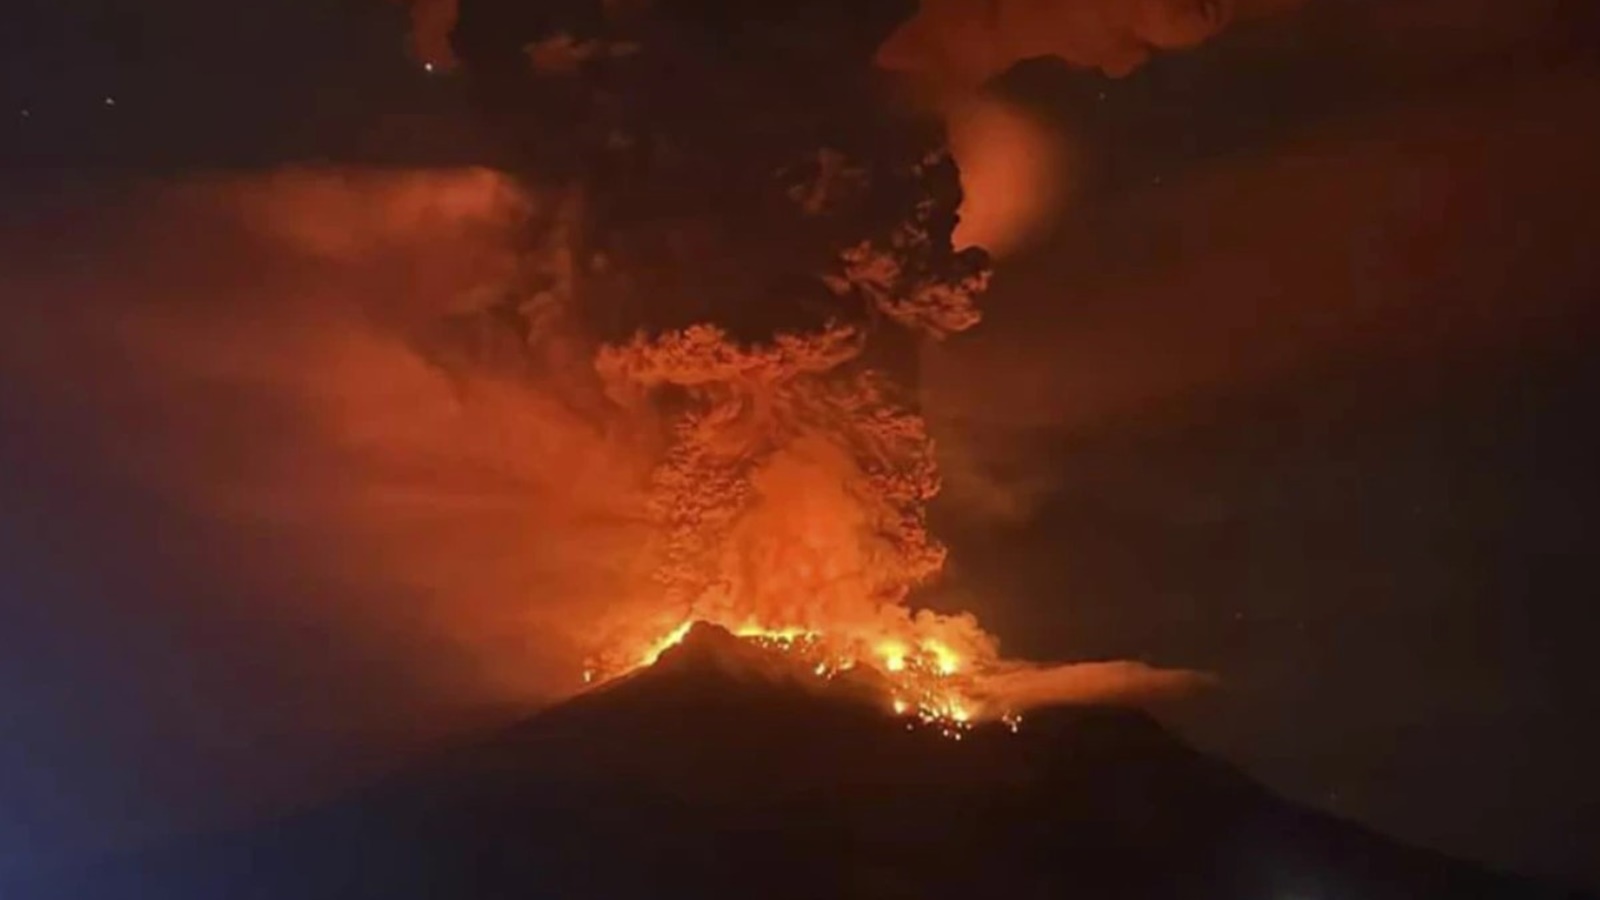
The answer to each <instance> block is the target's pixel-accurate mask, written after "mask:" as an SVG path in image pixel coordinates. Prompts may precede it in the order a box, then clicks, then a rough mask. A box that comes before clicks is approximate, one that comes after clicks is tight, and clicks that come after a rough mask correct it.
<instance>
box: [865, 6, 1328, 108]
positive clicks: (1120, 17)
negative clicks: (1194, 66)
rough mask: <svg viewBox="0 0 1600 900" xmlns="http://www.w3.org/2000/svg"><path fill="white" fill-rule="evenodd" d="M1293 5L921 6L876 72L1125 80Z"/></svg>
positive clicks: (940, 83)
mask: <svg viewBox="0 0 1600 900" xmlns="http://www.w3.org/2000/svg"><path fill="white" fill-rule="evenodd" d="M1296 2H1297V0H922V3H921V6H920V8H919V9H918V11H917V13H916V15H915V16H913V17H912V18H911V19H909V20H908V21H906V22H905V23H904V24H903V25H901V27H900V28H899V29H898V30H896V31H895V32H894V34H892V35H890V37H889V38H888V39H887V40H886V41H884V43H883V45H882V46H881V47H880V48H879V50H878V65H880V66H882V67H883V68H885V69H888V70H889V71H892V72H900V73H904V74H906V75H909V76H913V77H915V78H916V79H918V80H919V81H923V82H925V83H927V84H928V85H929V86H930V87H935V88H937V89H940V90H942V91H952V92H964V91H969V90H973V89H975V88H977V87H979V86H981V85H982V84H983V83H984V82H987V81H989V80H990V79H992V78H994V77H996V76H998V75H1000V74H1002V73H1004V72H1005V71H1006V70H1007V69H1010V68H1011V67H1012V66H1013V65H1015V64H1017V63H1018V62H1021V61H1023V60H1028V59H1038V58H1044V57H1055V58H1058V59H1060V60H1062V61H1064V62H1066V63H1067V64H1069V65H1072V66H1077V67H1081V68H1086V69H1099V70H1100V71H1102V72H1104V73H1105V74H1107V75H1111V76H1114V77H1115V76H1122V75H1126V74H1128V73H1130V72H1132V71H1133V70H1135V69H1137V68H1139V66H1141V65H1143V64H1144V63H1145V62H1146V61H1147V60H1149V59H1150V57H1151V55H1152V54H1154V53H1156V52H1159V51H1164V50H1184V49H1188V48H1191V47H1195V46H1198V45H1200V44H1202V43H1204V42H1205V41H1207V40H1209V39H1211V38H1213V37H1215V36H1216V35H1218V34H1220V33H1221V32H1222V31H1223V30H1224V29H1226V28H1227V27H1228V26H1229V25H1230V24H1232V23H1233V22H1235V21H1239V20H1242V19H1248V18H1252V17H1255V16H1260V15H1265V14H1268V13H1272V12H1277V11H1279V10H1281V9H1284V8H1287V7H1291V6H1294V5H1296Z"/></svg>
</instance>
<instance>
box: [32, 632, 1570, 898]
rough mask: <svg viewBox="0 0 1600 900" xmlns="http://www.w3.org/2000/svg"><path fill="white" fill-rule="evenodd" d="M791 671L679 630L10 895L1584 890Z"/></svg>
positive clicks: (1028, 726)
mask: <svg viewBox="0 0 1600 900" xmlns="http://www.w3.org/2000/svg"><path fill="white" fill-rule="evenodd" d="M808 674H809V670H807V671H804V672H803V671H801V670H800V667H797V666H796V665H794V663H793V661H792V660H788V659H785V658H784V657H783V656H782V655H781V654H778V653H776V652H774V651H771V650H767V649H763V648H760V647H757V646H754V645H751V644H749V643H746V642H744V641H742V640H740V639H738V638H735V637H733V636H732V635H729V634H727V633H726V632H723V631H720V630H712V629H708V628H704V627H700V628H696V629H694V630H693V631H691V633H690V634H689V635H688V636H687V637H686V638H685V640H684V642H683V643H682V644H681V645H680V646H678V647H674V648H671V649H669V650H668V651H667V652H665V653H663V654H662V656H661V658H660V659H659V660H658V661H657V663H656V664H655V665H653V666H651V667H648V668H645V669H641V670H639V671H638V672H635V673H633V674H631V675H629V676H625V677H624V678H621V679H618V680H616V681H614V682H611V683H608V684H605V685H601V686H599V687H597V688H596V689H594V690H592V691H590V692H587V693H585V694H583V695H580V696H578V697H575V698H573V699H571V700H569V701H567V702H565V703H563V704H559V705H557V706H555V707H552V708H550V709H548V710H546V711H544V712H542V713H540V714H537V715H535V716H532V717H530V718H529V719H526V720H524V721H523V722H520V723H518V724H516V725H514V726H511V727H509V728H507V729H504V730H503V731H501V732H499V733H498V734H497V735H496V736H494V737H492V738H491V739H489V740H486V741H484V742H481V743H478V744H474V745H470V746H465V747H462V748H459V749H458V750H455V751H453V752H450V753H447V754H443V755H441V756H440V757H438V758H436V759H434V760H433V761H431V762H430V763H429V764H427V765H424V766H421V767H418V768H416V769H413V770H409V771H407V772H404V773H401V774H399V775H397V776H394V777H392V778H390V779H387V780H385V781H383V782H380V783H379V784H377V785H374V786H372V787H371V788H368V789H367V790H364V791H361V792H359V793H357V794H353V795H351V796H348V797H346V798H344V799H343V800H341V801H339V802H336V803H333V804H330V805H328V806H326V807H322V808H319V809H317V810H313V811H311V812H308V813H305V814H302V815H299V816H294V817H289V818H287V819H283V820H280V821H277V822H274V823H271V824H269V825H266V826H262V827H259V828H255V829H251V830H249V831H244V832H238V833H234V834H231V835H225V836H220V837H213V838H208V839H205V840H202V841H199V842H194V843H190V844H187V845H183V846H181V847H174V848H171V849H170V850H168V851H166V852H164V853H159V854H147V855H145V856H142V857H139V858H137V859H133V860H129V861H126V862H124V863H122V864H119V865H116V866H109V867H102V868H100V869H95V870H91V871H88V872H85V873H82V875H81V876H80V877H77V878H73V879H67V880H66V881H65V882H58V883H56V884H54V885H50V886H45V887H43V888H41V889H40V890H37V891H35V892H34V893H31V894H24V895H23V896H28V897H35V898H38V900H45V898H50V900H55V898H62V900H64V898H67V897H72V898H75V900H123V898H127V900H132V898H135V897H137V898H139V900H146V898H162V897H172V898H175V900H176V898H183V900H202V898H211V897H216V898H219V900H221V898H227V900H235V898H261V900H269V898H274V900H275V898H285V900H288V898H294V900H308V898H324V897H325V898H329V900H332V898H355V897H371V898H385V900H390V898H401V900H403V898H412V897H415V898H423V897H450V898H452V900H470V898H486V900H487V898H501V897H581V898H588V897H596V898H628V897H680V896H683V897H688V896H695V897H752V896H760V897H796V898H798V897H809V898H814V897H863V898H865V897H874V898H877V897H891V898H892V897H906V898H944V897H952V898H953V897H957V896H962V897H970V896H972V895H973V894H974V893H975V892H976V893H977V894H978V895H979V896H997V895H1009V896H1016V897H1028V898H1031V897H1058V896H1074V897H1093V898H1116V897H1127V898H1167V897H1171V898H1179V897H1182V898H1211V897H1214V898H1219V900H1221V898H1241V900H1243V898H1255V897H1270V898H1277V897H1324V896H1325V897H1358V898H1367V897H1376V898H1396V900H1399V898H1426V897H1440V898H1444V897H1484V898H1492V897H1506V898H1520V897H1527V898H1543V897H1550V898H1554V897H1560V896H1572V897H1577V896H1578V895H1576V894H1563V893H1561V892H1560V891H1558V890H1554V889H1550V888H1547V887H1544V886H1542V885H1538V884H1535V883H1533V882H1530V881H1524V880H1522V879H1518V878H1514V877H1509V876H1501V875H1497V874H1493V873H1489V872H1486V871H1484V870H1481V869H1478V868H1476V867H1473V866H1471V865H1468V864H1466V863H1462V862H1459V861H1456V860H1453V859H1450V858H1448V857H1445V856H1442V855H1440V854H1435V853H1432V852H1430V851H1425V850H1418V849H1414V848H1410V847H1405V846H1402V845H1399V844H1395V843H1393V842H1390V841H1388V840H1386V839H1384V838H1382V837H1381V836H1379V835H1377V834H1376V833H1374V832H1371V831H1369V830H1367V829H1365V828H1362V827H1360V826H1357V825H1353V824H1350V823H1346V822H1342V821H1340V820H1338V819H1335V818H1333V817H1331V816H1328V815H1325V814H1323V813H1320V812H1316V811H1313V810H1309V809H1305V808H1302V807H1298V806H1295V805H1293V804H1290V803H1287V802H1285V801H1283V800H1280V799H1278V798H1276V797H1275V796H1273V795H1272V794H1271V793H1270V792H1268V791H1267V790H1266V789H1265V788H1263V787H1261V786H1260V785H1258V784H1256V783H1255V782H1254V781H1252V780H1251V779H1249V778H1248V777H1247V776H1245V775H1244V774H1243V773H1241V772H1239V771H1237V770H1235V769H1234V768H1233V767H1231V766H1229V765H1227V764H1226V763H1223V762H1220V761H1217V760H1214V759H1211V758H1210V757H1207V756H1205V755H1203V754H1201V753H1199V752H1197V751H1195V750H1192V749H1191V748H1189V747H1188V746H1187V745H1185V744H1184V743H1183V742H1182V741H1180V740H1179V739H1178V738H1176V737H1175V736H1174V735H1173V734H1172V733H1171V732H1169V731H1168V730H1167V729H1166V728H1165V727H1163V726H1162V725H1161V724H1159V723H1158V722H1157V721H1156V720H1155V719H1154V718H1152V717H1150V716H1149V715H1147V714H1146V713H1143V712H1141V711H1138V710H1135V709H1129V708H1114V707H1067V708H1056V709H1047V710H1041V711H1038V712H1036V713H1034V714H1031V715H1030V716H1029V717H1028V719H1027V720H1026V721H1025V722H1024V723H1023V725H1022V726H1021V728H1020V729H1017V730H1016V731H1015V732H1013V730H1012V729H1011V728H1009V727H1007V726H1005V725H1003V724H1001V723H999V722H992V723H979V724H976V725H974V726H973V727H972V729H971V730H970V731H965V732H963V733H962V740H960V741H956V740H951V739H949V738H947V737H944V736H942V735H941V734H940V733H939V731H938V729H937V728H931V727H924V726H921V725H919V724H917V723H916V722H915V720H908V719H906V718H904V717H898V716H894V715H891V714H890V713H889V712H888V710H887V709H885V708H884V704H883V703H882V702H881V700H880V699H878V698H877V696H875V695H874V693H873V690H874V689H875V688H874V687H873V686H872V685H870V683H869V684H862V683H854V682H851V681H849V680H843V679H834V680H826V679H817V678H814V677H807V676H808ZM836 682H837V683H836ZM67 882H70V883H67Z"/></svg>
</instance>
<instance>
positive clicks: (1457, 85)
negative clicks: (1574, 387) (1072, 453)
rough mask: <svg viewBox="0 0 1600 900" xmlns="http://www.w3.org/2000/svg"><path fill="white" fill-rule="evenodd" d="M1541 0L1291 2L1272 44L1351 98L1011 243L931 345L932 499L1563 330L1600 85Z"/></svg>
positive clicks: (1024, 485)
mask: <svg viewBox="0 0 1600 900" xmlns="http://www.w3.org/2000/svg"><path fill="white" fill-rule="evenodd" d="M1558 6H1559V5H1558V4H1533V5H1531V6H1521V5H1516V4H1496V3H1492V2H1489V0H1485V2H1482V3H1471V4H1465V5H1449V8H1446V5H1444V4H1436V3H1426V2H1411V3H1401V4H1390V5H1386V6H1385V5H1381V4H1371V3H1365V2H1353V3H1347V4H1342V5H1339V6H1337V7H1328V8H1316V9H1308V10H1305V11H1304V12H1303V13H1302V14H1301V16H1299V17H1293V18H1292V19H1291V20H1290V21H1288V22H1285V23H1284V24H1285V26H1286V27H1285V28H1284V29H1282V30H1279V31H1277V32H1275V34H1274V35H1273V40H1275V41H1282V42H1284V46H1293V47H1295V48H1296V51H1295V52H1296V53H1301V54H1304V55H1305V56H1306V57H1308V58H1309V59H1310V60H1311V62H1310V63H1308V65H1311V66H1313V68H1314V70H1315V71H1314V73H1313V75H1312V76H1310V77H1319V76H1317V75H1316V73H1324V74H1325V76H1326V77H1330V78H1334V77H1339V78H1349V77H1350V73H1351V72H1353V71H1358V70H1359V71H1366V72H1367V73H1368V74H1367V75H1364V76H1362V77H1361V78H1359V79H1357V78H1350V81H1351V87H1350V89H1349V97H1346V98H1341V99H1340V100H1339V101H1338V103H1337V104H1336V105H1335V106H1334V107H1332V108H1331V109H1330V107H1329V106H1328V105H1326V104H1318V103H1314V102H1311V100H1310V99H1308V101H1307V103H1306V104H1305V106H1304V108H1303V109H1296V110H1293V111H1292V112H1291V114H1292V115H1293V116H1295V123H1294V125H1293V127H1290V128H1287V129H1284V130H1281V131H1277V132H1273V133H1269V134H1266V135H1263V136H1254V135H1252V136H1250V137H1249V138H1248V139H1246V140H1244V141H1242V142H1241V143H1240V144H1239V145H1237V146H1235V147H1234V148H1233V149H1231V150H1230V151H1229V152H1226V153H1218V154H1216V155H1213V156H1211V157H1209V158H1206V159H1201V160H1182V159H1176V160H1174V161H1173V163H1172V164H1171V166H1170V167H1169V169H1168V174H1166V176H1165V177H1163V178H1162V179H1161V182H1160V183H1159V184H1157V183H1146V184H1144V185H1141V186H1137V187H1135V188H1132V189H1128V190H1125V191H1119V192H1116V193H1112V194H1105V195H1102V196H1101V197H1099V198H1097V199H1096V201H1095V204H1094V206H1093V207H1092V208H1088V209H1079V210H1073V211H1071V212H1069V213H1067V214H1065V215H1064V216H1063V217H1062V220H1061V222H1060V224H1059V225H1058V229H1057V231H1056V233H1055V234H1054V235H1053V236H1052V238H1051V240H1050V243H1048V244H1047V245H1043V246H1040V247H1037V248H1035V250H1034V252H1031V253H1028V254H1024V255H1022V256H1020V257H1018V258H1016V259H1014V260H1012V261H1010V262H1009V263H1008V265H1007V267H1006V268H1005V269H1004V271H1003V272H1002V277H1000V278H998V279H997V283H996V289H995V291H994V293H993V295H992V296H991V302H990V308H991V315H990V316H989V317H988V318H987V320H986V324H985V327H984V328H983V329H981V330H980V331H978V332H975V333H974V334H973V335H972V336H971V337H970V339H968V340H966V341H964V342H961V343H951V344H947V345H943V346H940V347H932V348H928V350H927V352H926V353H925V355H924V363H925V369H924V372H925V383H924V392H925V402H926V404H927V408H928V409H929V410H930V413H931V418H932V422H933V427H934V431H935V434H936V436H937V438H938V439H939V441H940V445H941V461H942V462H943V463H944V464H945V467H946V476H947V477H946V493H945V499H946V500H947V501H949V502H950V503H952V504H953V505H958V506H960V507H961V508H962V509H963V510H965V511H966V513H968V514H971V515H974V516H980V517H985V518H989V519H991V520H1000V521H1018V520H1023V519H1026V518H1027V517H1028V516H1029V515H1031V512H1032V510H1033V508H1034V506H1035V505H1036V504H1037V503H1040V502H1042V501H1044V500H1045V499H1046V498H1048V497H1049V496H1050V495H1051V494H1052V492H1053V490H1054V488H1055V487H1056V485H1057V483H1058V480H1059V479H1058V478H1057V477H1056V476H1054V475H1052V474H1051V473H1052V472H1059V470H1060V466H1061V465H1062V462H1061V459H1060V457H1059V448H1060V447H1061V446H1062V445H1063V443H1065V442H1070V441H1072V440H1076V439H1079V438H1084V439H1087V438H1090V437H1091V436H1093V435H1097V434H1104V433H1107V432H1108V431H1112V432H1114V431H1117V430H1118V429H1122V428H1125V427H1127V426H1128V425H1129V424H1130V423H1133V422H1137V421H1140V420H1141V419H1142V418H1146V417H1149V416H1155V415H1160V414H1161V411H1162V410H1166V409H1171V408H1174V407H1175V406H1178V405H1190V406H1192V405H1194V404H1203V403H1210V402H1216V401H1218V400H1219V398H1222V397H1226V396H1229V395H1244V394H1248V393H1250V392H1252V391H1257V390H1261V389H1264V388H1265V387H1268V386H1270V385H1272V384H1276V383H1282V382H1285V381H1287V380H1290V379H1293V378H1294V377H1296V376H1297V375H1299V374H1303V373H1306V372H1311V371H1315V370H1317V369H1318V367H1323V366H1327V365H1333V364H1336V363H1337V362H1338V361H1339V360H1340V359H1341V358H1345V359H1348V358H1351V357H1353V356H1357V355H1359V356H1360V357H1362V358H1367V359H1370V360H1372V361H1373V362H1374V363H1380V362H1381V363H1382V364H1384V365H1388V366H1394V367H1407V366H1409V367H1410V368H1411V369H1412V370H1419V369H1426V368H1432V369H1435V370H1445V369H1448V370H1452V371H1456V372H1467V371H1469V370H1471V369H1472V368H1473V367H1474V366H1475V365H1477V364H1478V361H1489V360H1492V359H1494V358H1496V357H1498V356H1502V355H1504V354H1506V353H1510V352H1515V351H1516V350H1517V349H1518V348H1519V347H1527V346H1553V345H1557V344H1559V343H1561V342H1562V341H1564V340H1566V337H1564V333H1568V330H1569V329H1570V328H1571V327H1572V326H1573V324H1574V323H1575V322H1577V321H1578V320H1579V319H1582V318H1583V313H1582V304H1583V299H1584V298H1586V297H1588V296H1592V291H1593V290H1594V286H1595V285H1596V283H1597V281H1600V276H1597V275H1596V271H1595V268H1594V266H1593V265H1592V263H1591V262H1590V261H1589V260H1588V259H1587V258H1586V256H1585V254H1583V253H1582V251H1581V250H1580V249H1579V248H1580V247H1581V245H1582V242H1583V241H1584V240H1585V239H1586V238H1585V235H1588V234H1592V233H1593V232H1594V229H1595V228H1596V227H1600V223H1597V222H1596V220H1595V216H1594V213H1593V210H1594V209H1595V205H1594V202H1593V201H1594V191H1593V190H1592V188H1591V186H1590V180H1588V179H1586V178H1584V177H1583V176H1582V175H1581V174H1580V173H1582V172H1583V171H1584V170H1585V168H1586V163H1585V162H1584V160H1585V159H1587V158H1588V157H1590V156H1592V155H1593V154H1594V152H1595V151H1596V146H1597V142H1600V131H1597V130H1596V128H1595V127H1594V123H1593V122H1592V121H1590V120H1591V118H1592V117H1590V116H1587V114H1586V111H1587V110H1588V109H1589V108H1591V107H1592V106H1593V104H1594V103H1595V102H1596V98H1597V92H1600V81H1597V80H1596V79H1595V77H1594V75H1593V72H1592V70H1591V69H1589V68H1586V67H1584V66H1582V65H1570V64H1569V63H1570V58H1569V57H1567V56H1566V55H1564V53H1562V52H1547V51H1546V50H1540V49H1539V48H1541V47H1545V48H1548V46H1549V45H1548V43H1547V39H1548V38H1549V37H1550V36H1551V35H1552V34H1553V33H1554V31H1555V30H1557V29H1558V28H1559V24H1560V22H1561V21H1563V20H1562V19H1560V18H1559V17H1558V16H1557V13H1556V8H1557V7H1558ZM1380 7H1381V8H1380ZM1270 47H1271V45H1270V44H1269V45H1268V49H1263V48H1262V47H1260V46H1253V47H1252V48H1251V49H1250V53H1249V54H1248V55H1249V56H1250V57H1251V58H1250V60H1249V61H1248V62H1246V63H1242V65H1257V64H1259V60H1260V57H1259V56H1258V55H1257V54H1260V53H1267V54H1268V55H1269V56H1270V54H1271V53H1274V52H1278V51H1275V50H1272V49H1270ZM1485 60H1489V61H1493V62H1492V64H1490V65H1489V66H1488V67H1487V68H1483V64H1484V61H1485ZM1230 64H1231V61H1230V58H1229V57H1228V56H1226V55H1224V56H1222V57H1221V58H1219V59H1218V60H1217V61H1216V62H1215V65H1217V66H1220V67H1227V66H1228V65H1230ZM1441 79H1444V80H1447V81H1452V82H1453V83H1451V85H1450V86H1449V87H1441V86H1440V85H1441ZM1319 90H1320V89H1316V88H1312V89H1310V90H1308V97H1311V96H1320V94H1318V93H1315V92H1316V91H1319ZM1196 102H1197V103H1207V102H1210V103H1216V102H1223V101H1222V100H1220V99H1219V100H1213V101H1207V100H1205V99H1203V98H1202V99H1199V100H1197V101H1196Z"/></svg>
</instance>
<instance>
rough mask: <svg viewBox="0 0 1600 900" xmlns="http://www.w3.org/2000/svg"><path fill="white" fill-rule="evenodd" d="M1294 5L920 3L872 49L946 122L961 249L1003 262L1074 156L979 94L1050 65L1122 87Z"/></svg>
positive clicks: (1043, 219)
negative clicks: (1023, 68)
mask: <svg viewBox="0 0 1600 900" xmlns="http://www.w3.org/2000/svg"><path fill="white" fill-rule="evenodd" d="M1296 3H1297V0H999V2H991V0H923V2H922V3H921V6H920V8H919V9H918V11H917V13H916V14H915V15H913V16H912V17H911V18H910V19H908V20H906V21H905V22H904V23H903V24H902V25H901V26H900V27H899V28H898V29H896V30H895V31H894V32H893V33H892V34H890V35H889V37H888V38H887V39H886V40H885V41H884V42H883V44H882V45H881V46H880V47H879V48H878V53H877V59H876V62H877V65H878V66H879V67H881V68H883V69H885V70H887V71H889V72H892V73H895V74H897V75H899V76H901V77H902V78H904V79H905V80H906V81H907V82H908V83H909V85H910V87H911V88H912V90H913V94H914V95H915V96H916V97H918V99H919V102H923V103H927V104H931V105H932V106H933V107H934V108H935V109H937V110H938V111H939V113H940V114H941V115H942V116H943V117H944V119H945V122H946V124H947V127H948V129H949V132H950V142H951V148H952V150H953V152H954V154H955V157H956V159H957V161H958V162H959V163H960V166H961V184H962V190H963V193H964V194H965V200H964V202H963V204H962V207H961V218H962V222H961V228H960V230H959V231H958V232H957V234H956V241H957V244H958V246H966V245H975V246H980V247H983V248H985V249H987V250H989V251H990V252H992V253H993V254H995V255H996V256H1005V255H1007V254H1009V253H1010V252H1012V251H1014V250H1016V249H1017V248H1018V247H1019V246H1020V245H1022V244H1024V243H1025V242H1026V241H1027V240H1028V239H1029V238H1031V237H1033V236H1034V235H1036V234H1038V233H1039V232H1040V231H1041V230H1042V228H1043V227H1044V226H1045V225H1047V224H1048V222H1049V220H1050V218H1051V217H1052V216H1053V215H1054V214H1055V213H1056V212H1058V211H1059V210H1060V208H1061V206H1062V205H1063V204H1064V203H1065V201H1066V200H1067V198H1068V196H1069V193H1070V187H1071V174H1072V160H1071V152H1070V151H1071V145H1070V143H1069V141H1068V140H1067V139H1066V136H1065V135H1064V134H1062V133H1061V132H1060V131H1059V130H1058V129H1056V128H1054V127H1052V126H1051V125H1050V124H1049V123H1047V122H1045V121H1044V120H1043V118H1042V117H1040V116H1038V115H1035V114H1033V113H1030V112H1029V111H1028V110H1026V109H1024V108H1022V107H1020V106H1019V105H1017V104H1015V103H1013V102H1009V101H1006V100H1003V99H1000V98H998V97H996V96H994V95H992V94H990V93H988V92H986V91H985V90H984V86H985V85H986V84H987V83H988V82H990V81H992V80H993V79H995V78H997V77H999V76H1000V75H1003V74H1004V73H1005V72H1006V71H1007V70H1009V69H1011V68H1012V67H1013V66H1015V65H1016V64H1017V63H1019V62H1023V61H1025V60H1030V59H1038V58H1055V59H1058V60H1060V61H1062V62H1064V63H1066V64H1067V65H1071V66H1075V67H1081V68H1088V69H1098V70H1100V71H1102V72H1104V73H1105V74H1107V75H1110V76H1113V77H1120V76H1124V75H1127V74H1129V73H1131V72H1133V71H1134V70H1135V69H1137V68H1139V67H1140V66H1141V65H1143V64H1144V63H1145V62H1147V61H1148V60H1149V59H1150V57H1151V55H1152V54H1153V53H1155V52H1158V51H1163V50H1182V49H1187V48H1190V47H1194V46H1197V45H1199V44H1201V43H1203V42H1205V41H1207V40H1209V39H1211V38H1212V37H1215V36H1216V35H1218V34H1220V33H1221V32H1222V31H1223V30H1224V29H1225V28H1227V27H1228V26H1229V25H1230V24H1232V23H1234V22H1236V21H1239V20H1243V19H1250V18H1254V17H1258V16H1263V15H1267V14H1270V13H1274V12H1279V11H1282V10H1283V9H1287V8H1289V7H1292V6H1294V5H1296Z"/></svg>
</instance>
